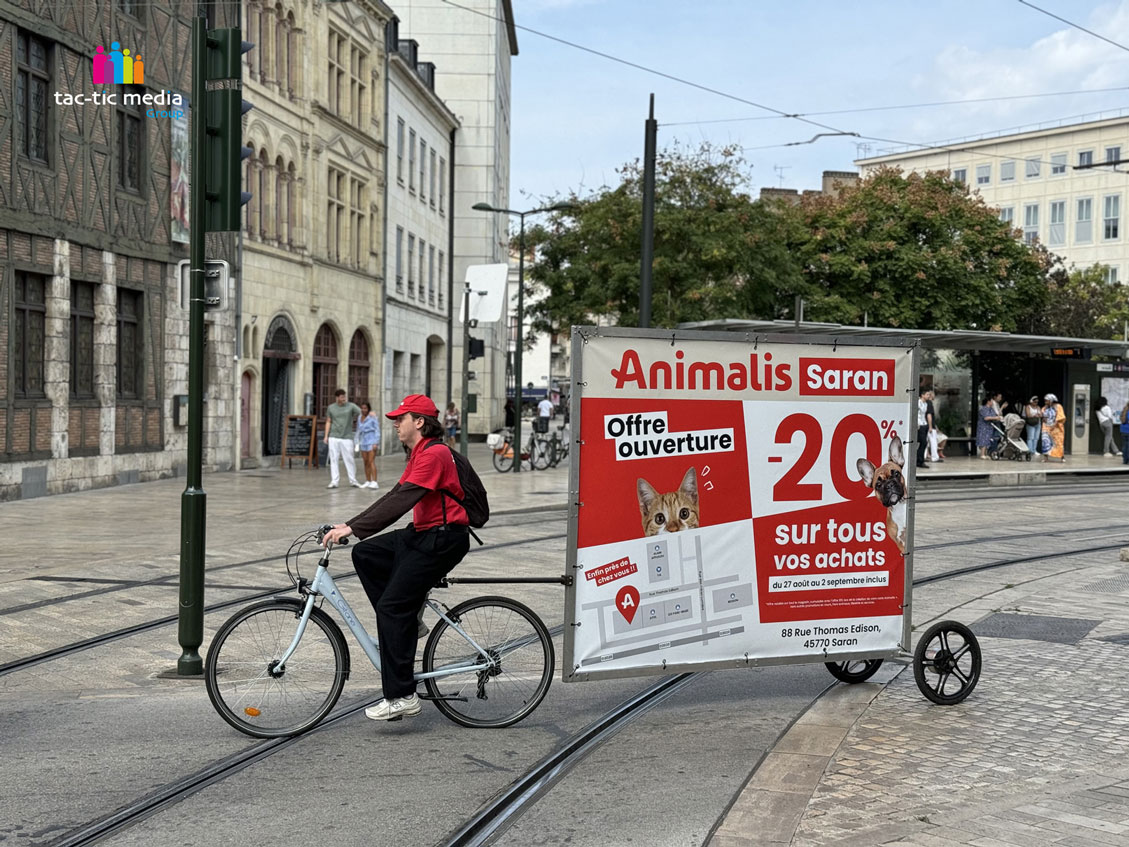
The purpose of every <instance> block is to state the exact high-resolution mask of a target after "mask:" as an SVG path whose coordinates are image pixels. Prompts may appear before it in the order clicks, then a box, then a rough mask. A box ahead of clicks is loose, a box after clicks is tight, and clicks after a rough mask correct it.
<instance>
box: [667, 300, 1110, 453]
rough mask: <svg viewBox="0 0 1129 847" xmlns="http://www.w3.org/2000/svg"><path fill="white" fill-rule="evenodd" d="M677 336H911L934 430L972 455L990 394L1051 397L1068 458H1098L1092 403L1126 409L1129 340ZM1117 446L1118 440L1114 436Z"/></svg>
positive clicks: (713, 326)
mask: <svg viewBox="0 0 1129 847" xmlns="http://www.w3.org/2000/svg"><path fill="white" fill-rule="evenodd" d="M678 328H679V329H692V330H713V331H725V332H734V333H747V334H748V335H749V337H750V339H751V338H752V337H753V336H760V337H762V338H763V337H764V336H766V335H773V334H787V335H801V336H803V335H809V336H820V337H824V338H827V337H830V338H841V339H844V340H846V339H851V340H854V341H856V342H858V341H862V340H865V339H866V338H867V337H878V336H891V335H902V336H905V335H909V336H913V337H916V338H920V339H921V346H922V359H921V372H920V376H919V379H920V382H921V384H922V385H925V386H927V387H930V388H932V389H933V391H934V393H935V395H936V399H935V400H934V407H935V409H936V411H937V425H938V428H939V429H941V430H942V431H943V432H944V433H945V434H946V435H947V436H948V437H949V445H950V447H949V449H950V451H953V450H954V448H957V447H958V445H963V446H964V448H965V449H966V450H967V451H968V452H972V445H974V443H975V436H976V420H977V410H978V409H979V407H980V404H981V402H982V401H983V399H984V395H985V394H986V393H988V392H992V393H995V392H1000V393H1002V394H1003V396H1004V399H1005V400H1006V401H1007V402H1008V403H1009V406H1008V410H1012V409H1016V411H1018V410H1019V409H1018V408H1017V407H1019V408H1021V407H1022V405H1023V404H1024V403H1025V402H1026V401H1027V399H1028V398H1029V397H1031V396H1033V395H1038V396H1039V397H1040V398H1041V397H1043V396H1044V395H1045V394H1048V393H1049V394H1054V395H1055V396H1057V397H1058V399H1059V402H1061V403H1062V407H1063V409H1064V410H1065V411H1066V414H1067V418H1068V420H1067V426H1066V452H1067V454H1069V455H1081V456H1085V455H1088V454H1091V453H1101V450H1102V431H1101V427H1100V426H1098V422H1097V418H1096V417H1095V416H1094V409H1095V403H1096V402H1097V400H1098V398H1099V397H1105V398H1106V399H1107V400H1108V401H1109V405H1110V407H1111V408H1112V409H1113V410H1114V412H1116V413H1120V411H1121V409H1122V408H1123V407H1124V406H1125V403H1126V401H1129V340H1120V341H1118V340H1112V341H1111V340H1108V339H1099V338H1065V337H1055V336H1045V335H1018V334H1015V333H1010V332H989V331H984V330H929V329H905V328H893V327H873V326H847V325H843V324H835V323H820V322H816V321H787V320H779V321H761V320H743V319H739V318H725V319H722V320H714V321H695V322H690V323H684V324H679V327H678ZM1114 437H1115V438H1116V439H1118V441H1120V439H1121V437H1122V436H1121V435H1120V434H1115V436H1114Z"/></svg>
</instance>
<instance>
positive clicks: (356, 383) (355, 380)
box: [347, 329, 369, 406]
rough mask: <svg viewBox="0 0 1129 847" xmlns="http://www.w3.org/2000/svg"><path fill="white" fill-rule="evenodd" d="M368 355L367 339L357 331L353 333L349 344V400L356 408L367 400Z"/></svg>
mask: <svg viewBox="0 0 1129 847" xmlns="http://www.w3.org/2000/svg"><path fill="white" fill-rule="evenodd" d="M368 380H369V354H368V339H367V338H365V334H364V333H363V332H361V331H360V330H359V329H358V330H357V331H356V332H354V333H353V340H352V341H350V342H349V387H348V389H347V390H348V392H349V399H350V400H352V401H353V402H354V403H356V404H357V405H358V406H359V405H361V403H363V402H365V401H367V400H368V399H369V396H368Z"/></svg>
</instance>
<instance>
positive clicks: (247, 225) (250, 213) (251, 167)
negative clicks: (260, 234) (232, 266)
mask: <svg viewBox="0 0 1129 847" xmlns="http://www.w3.org/2000/svg"><path fill="white" fill-rule="evenodd" d="M247 146H248V147H250V148H251V149H254V147H255V142H254V141H250V140H248V142H247ZM254 173H255V157H254V156H248V157H247V159H246V160H245V161H244V163H243V185H244V187H245V190H247V191H250V192H254V190H255V179H254ZM258 203H259V200H258V198H257V197H256V196H255V195H254V194H253V193H252V196H251V202H249V203H248V204H247V209H246V211H245V212H244V213H243V229H244V231H245V232H246V233H247V234H248V235H254V234H255V226H256V223H255V207H256V206H257V205H258Z"/></svg>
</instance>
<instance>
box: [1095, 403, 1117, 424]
mask: <svg viewBox="0 0 1129 847" xmlns="http://www.w3.org/2000/svg"><path fill="white" fill-rule="evenodd" d="M1097 414H1098V423H1103V424H1104V423H1113V409H1111V408H1110V407H1109V403H1106V404H1105V405H1104V406H1102V407H1101V408H1100V409H1098V412H1097Z"/></svg>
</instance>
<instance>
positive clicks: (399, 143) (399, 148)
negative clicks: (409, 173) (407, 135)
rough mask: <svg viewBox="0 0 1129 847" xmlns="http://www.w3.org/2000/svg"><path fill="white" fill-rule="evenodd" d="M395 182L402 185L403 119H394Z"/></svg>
mask: <svg viewBox="0 0 1129 847" xmlns="http://www.w3.org/2000/svg"><path fill="white" fill-rule="evenodd" d="M396 182H398V183H400V185H403V184H404V119H403V118H397V119H396Z"/></svg>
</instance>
